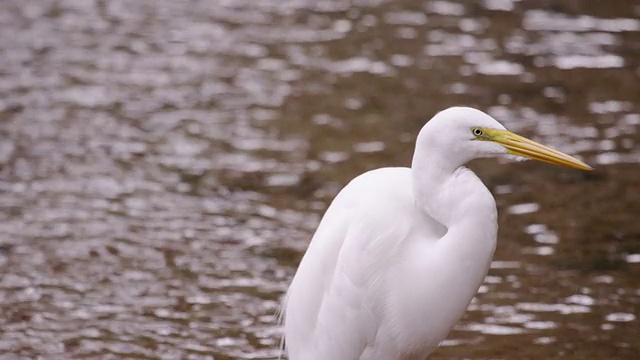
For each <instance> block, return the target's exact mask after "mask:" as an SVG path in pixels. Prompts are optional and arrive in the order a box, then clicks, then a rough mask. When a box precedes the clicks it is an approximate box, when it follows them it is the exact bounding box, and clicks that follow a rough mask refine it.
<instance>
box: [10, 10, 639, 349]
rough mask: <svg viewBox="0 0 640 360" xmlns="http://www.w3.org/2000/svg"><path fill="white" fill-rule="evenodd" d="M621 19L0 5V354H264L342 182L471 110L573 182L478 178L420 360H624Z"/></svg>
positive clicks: (628, 86)
mask: <svg viewBox="0 0 640 360" xmlns="http://www.w3.org/2000/svg"><path fill="white" fill-rule="evenodd" d="M639 19H640V7H639V6H638V5H637V4H635V2H634V1H630V0H629V1H616V2H604V3H601V4H597V3H594V2H589V1H586V0H580V1H572V2H566V3H562V4H560V3H550V2H533V1H510V0H485V1H482V2H476V3H470V2H463V1H460V2H453V1H422V2H415V1H409V0H399V1H393V2H392V1H384V0H358V1H327V0H325V1H314V0H285V1H283V0H268V1H261V2H255V1H249V0H247V1H243V0H233V1H231V0H228V1H227V0H222V1H215V2H212V1H204V0H200V1H197V0H196V1H189V2H186V1H168V0H154V1H150V0H144V1H124V0H109V1H100V0H66V1H65V0H23V1H19V2H3V3H2V4H0V58H1V59H2V61H0V136H2V139H3V141H1V142H0V234H1V235H2V236H1V237H0V267H1V268H2V274H3V275H2V276H1V277H0V313H1V314H3V316H2V317H1V318H0V325H1V326H0V359H31V358H37V357H40V358H43V359H44V358H46V359H57V358H59V359H70V358H78V359H80V358H82V359H127V358H137V359H140V358H141V359H272V358H275V357H276V356H277V349H276V348H277V343H278V336H279V329H278V327H277V326H276V324H275V320H274V318H273V313H274V311H275V309H276V308H277V306H278V302H279V299H280V297H281V295H282V293H283V292H284V291H285V289H286V287H287V284H288V281H289V280H290V278H291V276H292V275H293V273H294V271H295V267H296V265H297V263H298V261H299V259H300V258H301V256H302V254H303V252H304V249H305V248H306V245H307V244H308V241H309V238H310V236H311V235H312V233H313V231H314V229H315V227H316V225H317V223H318V221H319V220H320V217H321V215H322V213H323V211H324V209H325V208H326V207H327V205H328V203H329V202H330V200H331V199H332V197H333V196H334V195H335V194H336V193H337V191H338V190H339V189H340V188H341V187H342V186H343V185H344V184H346V183H347V182H348V181H349V180H350V179H351V178H353V177H354V176H355V175H357V174H359V173H361V172H363V171H366V170H368V169H372V168H376V167H380V166H391V165H393V166H397V165H408V164H409V162H410V158H411V152H412V147H413V141H414V139H415V135H416V134H417V131H418V130H419V129H420V127H421V126H422V125H423V124H424V121H426V120H427V119H428V118H429V117H431V116H432V115H433V114H434V113H435V112H437V111H438V110H440V109H443V108H445V107H447V106H450V105H457V104H464V105H470V106H475V107H478V108H481V109H483V110H485V111H487V112H489V113H490V114H492V115H493V116H495V117H496V118H497V119H499V120H500V121H502V122H503V123H504V124H505V126H507V127H508V128H510V129H512V130H515V131H518V132H520V133H522V134H523V135H526V136H530V137H533V138H534V139H536V140H539V141H542V142H544V143H547V144H550V145H552V146H555V147H557V148H560V149H561V150H564V151H567V152H570V153H572V154H576V155H578V156H580V157H581V158H583V159H584V160H585V161H587V162H589V163H590V164H592V165H594V166H595V167H596V168H597V169H596V171H594V172H592V173H584V172H578V171H574V170H570V169H562V168H557V167H552V166H549V165H544V164H539V163H533V162H518V163H514V162H508V161H502V160H483V161H478V162H475V163H473V164H471V167H472V168H473V169H474V170H475V171H476V172H477V173H478V174H479V175H480V176H481V177H482V178H483V179H484V180H485V183H486V184H487V186H488V187H489V188H490V189H491V190H492V192H493V193H494V194H495V196H496V201H497V203H498V206H499V211H500V240H499V245H498V249H497V252H496V256H495V261H494V263H493V265H492V268H491V271H490V273H489V275H488V276H487V278H486V281H485V284H484V285H483V286H482V288H481V291H480V293H479V294H478V296H477V298H476V299H475V301H474V302H473V303H472V305H471V307H470V309H469V311H468V313H467V314H466V315H465V317H464V318H463V320H462V321H461V323H460V324H459V325H458V326H457V327H456V330H455V331H454V332H452V333H451V335H450V336H449V338H448V340H446V341H445V343H444V344H443V346H442V347H441V348H440V349H439V350H438V351H437V352H436V353H435V354H434V355H433V357H432V358H434V359H467V358H472V359H513V358H519V359H521V358H534V359H538V358H568V359H584V358H602V359H624V358H628V359H635V358H638V357H640V341H638V339H640V319H638V317H639V316H640V280H639V279H640V222H638V217H639V215H640V206H639V205H638V204H640V195H639V194H640V180H639V179H640V171H639V170H638V163H639V162H640V150H639V149H640V147H638V141H639V140H640V135H639V132H638V129H639V128H640V98H639V97H638V94H639V93H640V85H638V84H640V70H639V69H640V52H639V50H638V49H640V20H639Z"/></svg>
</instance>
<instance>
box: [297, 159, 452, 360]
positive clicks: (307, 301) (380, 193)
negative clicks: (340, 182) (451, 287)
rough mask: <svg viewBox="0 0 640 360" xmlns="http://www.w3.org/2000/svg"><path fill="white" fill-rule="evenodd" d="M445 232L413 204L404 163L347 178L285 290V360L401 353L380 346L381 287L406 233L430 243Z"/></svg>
mask: <svg viewBox="0 0 640 360" xmlns="http://www.w3.org/2000/svg"><path fill="white" fill-rule="evenodd" d="M444 231H445V229H444V228H443V227H442V226H441V225H440V224H438V223H436V222H435V221H434V220H432V219H430V218H428V217H426V216H425V215H424V214H422V213H418V212H417V211H416V207H415V199H414V196H413V183H412V176H411V170H410V169H409V168H384V169H378V170H374V171H370V172H368V173H365V174H363V175H360V176H358V177H357V178H355V179H354V180H352V181H351V182H350V183H349V184H348V185H347V186H346V187H345V188H344V189H343V190H342V191H341V192H340V193H339V194H338V195H337V196H336V198H335V199H334V201H333V202H332V204H331V206H330V207H329V209H328V210H327V212H326V213H325V215H324V217H323V219H322V221H321V223H320V225H319V227H318V229H317V231H316V233H315V235H314V237H313V239H312V241H311V243H310V245H309V248H308V250H307V252H306V254H305V256H304V257H303V259H302V262H301V263H300V266H299V268H298V271H297V273H296V275H295V277H294V279H293V282H292V284H291V287H290V288H289V291H288V293H287V298H286V303H285V336H286V338H285V341H286V345H287V350H288V354H289V359H291V360H323V359H336V360H340V359H345V360H351V359H362V360H364V359H400V358H401V357H399V354H395V353H394V352H395V351H397V349H395V348H393V347H392V346H391V347H389V348H388V349H387V348H386V346H385V345H384V342H385V341H391V339H382V338H381V337H387V336H391V334H388V333H385V331H381V329H384V327H383V326H381V325H382V324H381V323H380V322H382V321H384V320H385V319H384V313H385V309H384V306H385V297H386V296H387V294H385V293H384V292H383V291H382V289H383V288H384V289H387V288H389V284H388V281H389V280H390V279H392V278H393V274H392V273H390V272H392V269H393V266H394V264H397V263H398V262H399V261H400V260H399V257H402V256H404V255H403V253H402V251H403V249H402V248H401V246H402V245H403V240H404V239H407V238H409V237H412V236H415V233H416V232H417V233H419V236H420V237H421V239H427V240H428V239H429V238H432V239H433V240H434V243H435V240H436V239H438V238H439V237H440V236H442V234H443V233H444ZM405 245H406V244H405ZM392 325H393V324H385V326H387V327H388V326H392ZM387 351H388V353H385V352H387Z"/></svg>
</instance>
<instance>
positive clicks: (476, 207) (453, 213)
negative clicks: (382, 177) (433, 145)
mask: <svg viewBox="0 0 640 360" xmlns="http://www.w3.org/2000/svg"><path fill="white" fill-rule="evenodd" d="M452 160H453V159H451V158H444V157H443V156H442V155H439V153H434V152H431V153H422V154H420V153H418V152H416V156H414V159H413V163H412V173H413V187H414V189H413V190H414V194H415V199H416V206H418V208H420V209H421V210H422V211H424V212H425V213H426V214H427V215H429V216H430V217H432V218H433V219H435V220H436V221H438V222H440V223H441V224H442V225H444V226H445V227H447V228H450V227H451V226H453V225H454V224H455V225H459V224H462V223H466V222H469V221H471V222H473V221H484V220H486V219H485V216H481V215H488V216H489V217H495V216H496V215H495V202H494V200H493V197H492V196H491V193H489V191H488V190H487V188H486V187H485V186H484V184H483V183H482V181H480V179H479V178H478V177H477V176H476V175H475V174H474V173H473V172H472V171H470V170H468V169H467V168H465V167H464V166H463V164H461V163H457V162H456V161H452ZM487 211H488V212H489V213H487ZM478 212H483V213H478Z"/></svg>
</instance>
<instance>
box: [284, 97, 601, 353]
mask: <svg viewBox="0 0 640 360" xmlns="http://www.w3.org/2000/svg"><path fill="white" fill-rule="evenodd" d="M494 156H508V157H524V158H530V159H535V160H539V161H544V162H548V163H552V164H557V165H563V166H567V167H571V168H575V169H581V170H592V167H591V166H589V165H587V164H586V163H584V162H582V161H580V160H578V159H577V158H575V157H572V156H570V155H567V154H565V153H562V152H560V151H558V150H554V149H551V148H549V147H547V146H545V145H542V144H540V143H537V142H535V141H533V140H530V139H527V138H525V137H522V136H520V135H517V134H515V133H512V132H510V131H508V130H506V129H505V127H504V126H502V125H501V124H500V123H499V122H498V121H497V120H495V119H494V118H492V117H491V116H490V115H488V114H486V113H484V112H482V111H480V110H477V109H474V108H470V107H451V108H447V109H445V110H442V111H440V112H439V113H437V114H436V115H435V116H434V117H433V118H431V120H429V121H427V122H426V124H425V125H424V126H423V127H422V129H421V130H420V132H419V133H418V136H417V139H416V144H415V150H414V155H413V160H412V162H411V167H410V168H407V167H387V168H380V169H375V170H371V171H368V172H365V173H364V174H362V175H359V176H357V177H356V178H354V179H353V180H351V181H350V182H349V183H348V184H347V185H346V186H345V187H344V188H343V189H342V190H341V191H340V192H339V193H338V194H337V195H336V197H335V198H334V199H333V201H332V202H331V204H330V206H329V207H328V209H327V211H326V212H325V214H324V216H323V217H322V220H321V221H320V224H319V225H318V228H317V230H316V232H315V234H314V235H313V237H312V239H311V242H310V243H309V246H308V248H307V250H306V252H305V254H304V256H303V258H302V260H301V262H300V264H299V267H298V269H297V271H296V273H295V275H294V277H293V280H292V281H291V284H290V286H289V288H288V290H287V292H286V294H285V295H284V300H283V303H282V310H281V312H282V317H283V319H282V320H281V321H282V322H283V323H284V345H282V346H283V348H284V352H285V353H286V354H287V356H288V359H289V360H424V359H426V358H427V356H428V355H429V354H430V353H432V352H433V351H434V350H435V349H436V348H437V347H438V345H439V344H440V342H441V341H442V340H444V339H445V338H446V336H447V335H448V333H449V332H450V330H451V329H452V328H453V326H454V325H455V324H456V323H457V322H458V321H459V320H460V318H461V317H462V315H463V314H464V312H465V311H466V309H467V307H468V305H469V304H470V302H471V301H472V299H473V297H474V296H475V294H476V292H477V291H478V289H479V287H480V285H482V282H483V280H484V278H485V275H486V274H487V272H488V270H489V266H490V264H491V261H492V258H493V254H494V250H495V248H496V238H497V233H498V225H497V219H498V215H497V208H496V203H495V200H494V198H493V196H492V195H491V193H490V191H489V190H488V189H487V188H486V187H485V186H484V184H483V183H482V181H481V180H480V179H479V178H478V177H477V176H476V175H475V173H474V172H472V171H471V170H469V169H468V168H466V167H465V166H464V165H465V164H466V163H467V162H469V161H471V160H473V159H476V158H485V157H494Z"/></svg>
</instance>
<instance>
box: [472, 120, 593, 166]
mask: <svg viewBox="0 0 640 360" xmlns="http://www.w3.org/2000/svg"><path fill="white" fill-rule="evenodd" d="M483 130H484V134H485V136H483V137H481V138H478V139H479V140H484V141H493V142H496V143H498V144H500V145H502V146H504V147H505V148H506V149H507V153H509V154H512V155H518V156H523V157H526V158H529V159H534V160H539V161H544V162H548V163H551V164H556V165H562V166H567V167H570V168H574V169H580V170H593V168H592V167H591V166H589V165H587V164H585V163H584V162H582V161H580V160H578V159H576V158H574V157H573V156H570V155H567V154H565V153H563V152H560V151H558V150H555V149H552V148H550V147H548V146H544V145H542V144H540V143H537V142H535V141H533V140H529V139H527V138H526V137H523V136H520V135H517V134H514V133H512V132H511V131H507V130H497V129H483Z"/></svg>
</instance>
